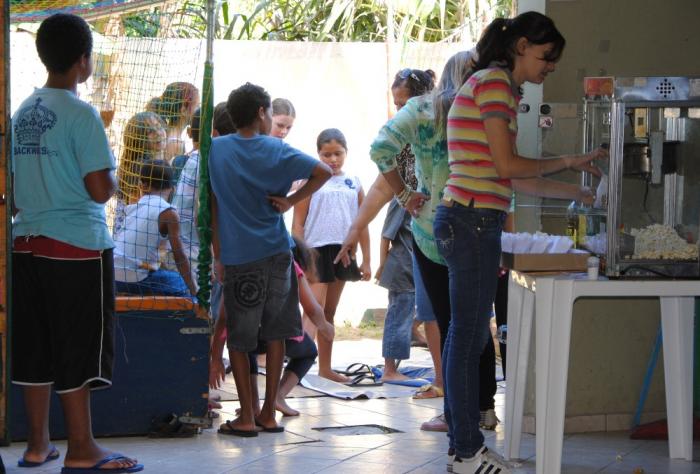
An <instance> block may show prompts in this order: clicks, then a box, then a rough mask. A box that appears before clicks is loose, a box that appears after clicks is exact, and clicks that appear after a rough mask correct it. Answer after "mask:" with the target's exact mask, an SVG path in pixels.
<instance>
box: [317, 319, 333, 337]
mask: <svg viewBox="0 0 700 474" xmlns="http://www.w3.org/2000/svg"><path fill="white" fill-rule="evenodd" d="M325 323H326V324H322V325H321V326H320V327H319V328H317V329H318V333H319V335H320V336H321V337H322V338H324V339H325V340H326V341H328V342H333V338H335V326H333V325H332V324H331V323H329V322H328V321H325Z"/></svg>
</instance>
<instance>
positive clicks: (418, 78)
mask: <svg viewBox="0 0 700 474" xmlns="http://www.w3.org/2000/svg"><path fill="white" fill-rule="evenodd" d="M397 87H405V88H406V89H408V92H409V95H410V96H411V97H417V96H419V95H423V94H425V93H427V92H430V91H431V90H433V88H434V87H435V71H433V70H432V69H426V70H425V71H421V70H420V69H410V68H406V69H402V70H400V71H399V72H397V73H396V76H394V82H393V84H392V85H391V88H392V89H396V88H397Z"/></svg>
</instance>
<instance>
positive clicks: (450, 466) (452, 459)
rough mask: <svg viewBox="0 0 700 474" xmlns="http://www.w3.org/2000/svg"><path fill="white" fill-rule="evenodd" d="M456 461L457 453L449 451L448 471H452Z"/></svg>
mask: <svg viewBox="0 0 700 474" xmlns="http://www.w3.org/2000/svg"><path fill="white" fill-rule="evenodd" d="M454 462H455V455H454V454H450V453H447V472H452V464H454Z"/></svg>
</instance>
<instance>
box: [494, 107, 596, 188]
mask: <svg viewBox="0 0 700 474" xmlns="http://www.w3.org/2000/svg"><path fill="white" fill-rule="evenodd" d="M484 129H485V132H486V139H487V140H488V142H489V148H490V150H491V157H492V158H493V163H494V166H495V167H496V173H498V176H499V177H500V178H503V179H509V178H513V179H516V178H537V177H542V176H545V175H548V174H552V173H556V172H557V171H561V170H564V169H569V168H574V169H577V170H580V171H588V172H595V171H594V169H597V168H595V167H594V166H593V165H591V161H593V160H598V159H602V158H606V157H607V156H608V152H607V151H606V150H604V149H602V148H597V149H595V150H593V151H592V152H590V153H587V154H585V155H562V156H559V157H556V158H548V159H536V160H535V159H531V158H524V157H522V156H519V155H517V154H516V153H515V152H514V151H513V145H512V142H511V135H510V130H509V129H508V123H507V121H506V119H504V118H501V117H488V118H486V119H484Z"/></svg>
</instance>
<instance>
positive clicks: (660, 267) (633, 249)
mask: <svg viewBox="0 0 700 474" xmlns="http://www.w3.org/2000/svg"><path fill="white" fill-rule="evenodd" d="M584 90H585V97H584V105H583V146H584V152H588V151H591V150H592V149H594V148H596V147H598V146H603V147H609V151H610V160H609V162H607V163H599V165H600V167H601V169H602V170H603V172H604V174H603V176H602V178H600V179H599V178H597V177H594V176H592V175H590V174H586V173H584V175H583V178H582V180H583V184H584V185H587V186H591V187H593V189H597V192H596V195H597V198H596V202H595V204H594V205H593V206H592V207H589V208H579V209H578V211H577V214H578V219H577V229H576V232H577V235H576V239H577V243H578V244H579V246H581V247H583V248H587V249H588V250H590V251H591V252H592V253H595V254H597V255H599V256H601V257H602V259H603V260H604V261H605V263H606V266H605V273H606V274H607V275H608V276H611V277H651V278H700V266H699V261H698V238H699V232H700V77H697V78H696V77H589V78H585V79H584Z"/></svg>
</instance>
